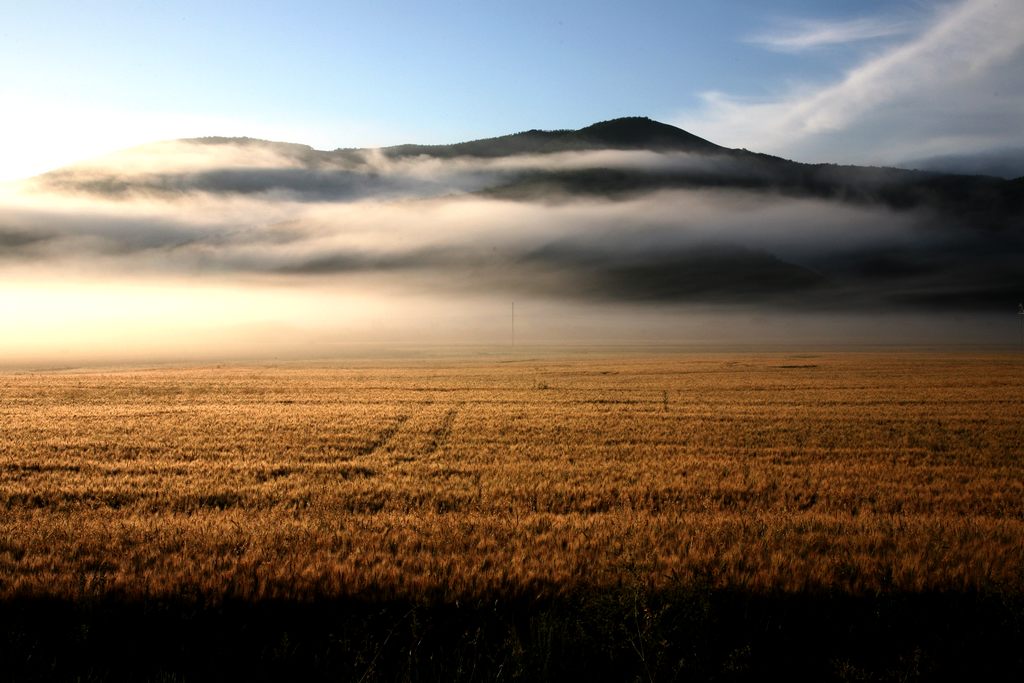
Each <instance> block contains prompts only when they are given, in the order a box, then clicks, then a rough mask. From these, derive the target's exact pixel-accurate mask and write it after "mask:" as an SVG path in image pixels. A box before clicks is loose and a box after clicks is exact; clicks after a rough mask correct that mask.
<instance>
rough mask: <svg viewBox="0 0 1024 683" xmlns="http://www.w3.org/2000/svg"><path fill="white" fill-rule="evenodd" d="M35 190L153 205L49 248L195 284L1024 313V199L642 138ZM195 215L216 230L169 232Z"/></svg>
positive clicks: (552, 137)
mask: <svg viewBox="0 0 1024 683" xmlns="http://www.w3.org/2000/svg"><path fill="white" fill-rule="evenodd" d="M35 186H36V188H37V190H39V191H41V192H51V193H57V194H61V195H67V194H73V195H78V196H86V197H92V198H95V199H97V200H99V201H101V202H108V204H105V205H104V206H110V205H109V202H122V203H123V204H124V206H125V207H129V208H130V207H131V206H132V205H133V202H135V201H137V200H141V201H143V202H145V203H146V204H145V210H146V211H152V210H154V209H152V207H151V202H152V200H157V201H158V202H161V201H162V202H164V204H162V205H161V204H159V203H158V204H157V205H158V206H165V207H166V208H167V211H166V215H164V216H163V217H162V218H161V220H160V221H157V222H154V223H152V224H150V223H145V225H147V226H148V228H147V230H148V232H145V231H140V230H139V229H138V226H139V223H137V222H135V220H136V219H134V218H133V219H132V220H130V221H128V223H127V225H128V226H129V227H128V228H126V229H125V230H124V231H122V232H117V240H120V241H119V242H118V243H117V244H108V242H109V241H110V240H111V239H112V238H111V237H110V235H111V233H112V231H113V232H116V231H114V230H113V229H112V228H109V227H104V225H103V224H101V222H99V221H93V222H90V223H88V224H87V225H85V226H84V227H77V228H75V229H71V228H68V229H67V230H66V236H65V233H64V232H61V231H60V230H58V229H55V228H54V227H53V225H52V224H50V223H47V224H46V230H47V231H49V232H47V233H46V234H47V235H49V234H50V233H54V234H56V235H57V237H56V238H54V239H60V240H63V239H67V240H68V241H73V242H74V244H76V245H82V244H85V245H90V244H100V245H103V246H102V249H103V250H104V251H103V253H104V254H107V253H114V254H122V253H127V254H131V253H135V252H136V251H139V252H143V251H144V252H145V254H146V255H147V257H148V256H150V255H151V254H152V253H154V252H153V249H154V247H153V244H156V245H157V247H156V248H158V249H163V248H166V249H167V250H169V253H171V252H172V253H173V255H174V257H175V258H178V257H181V258H193V256H192V255H191V254H192V252H191V251H190V250H194V251H195V253H196V255H195V256H194V258H195V263H193V264H192V265H191V266H190V267H192V268H193V269H199V270H201V269H211V268H213V269H221V270H229V271H230V270H242V271H256V272H269V273H273V274H276V275H281V276H288V277H324V276H331V275H338V274H367V273H372V274H388V275H390V276H394V275H396V274H403V277H405V276H408V277H410V278H412V277H414V276H416V274H421V275H423V276H424V278H425V281H426V280H429V282H430V284H431V286H434V285H435V283H437V282H442V283H448V285H449V286H453V287H456V288H466V287H470V288H487V287H494V288H498V289H502V290H511V291H520V292H526V293H530V294H536V295H544V296H556V297H569V298H581V299H599V300H620V301H637V300H647V301H698V302H715V303H720V302H727V301H742V302H747V303H749V302H751V301H767V300H770V301H774V302H785V303H786V305H796V306H811V307H818V308H829V307H845V308H856V307H860V308H864V309H872V308H877V307H878V306H895V307H902V308H929V309H942V310H962V309H976V308H988V309H999V310H1003V309H1005V308H1006V307H1008V306H1009V307H1012V308H1013V309H1014V310H1015V309H1016V303H1017V301H1018V300H1019V299H1020V298H1024V297H1022V294H1024V291H1022V290H1024V287H1022V282H1021V272H1022V270H1021V266H1020V264H1021V263H1022V262H1024V178H1018V179H1016V180H1005V179H1002V178H996V177H991V176H972V175H956V174H948V173H936V172H927V171H916V170H907V169H898V168H878V167H863V166H842V165H836V164H804V163H799V162H795V161H791V160H787V159H783V158H780V157H776V156H771V155H767V154H760V153H757V152H752V151H748V150H745V149H730V148H726V147H721V146H719V145H716V144H714V143H713V142H710V141H708V140H705V139H703V138H700V137H698V136H696V135H693V134H691V133H689V132H687V131H684V130H681V129H679V128H676V127H674V126H670V125H667V124H664V123H659V122H657V121H653V120H651V119H648V118H643V117H629V118H621V119H614V120H611V121H603V122H599V123H595V124H593V125H590V126H586V127H584V128H580V129H578V130H554V131H542V130H528V131H524V132H520V133H515V134H512V135H505V136H501V137H496V138H488V139H483V140H473V141H469V142H461V143H455V144H451V145H414V144H405V145H397V146H393V147H385V148H381V149H336V150H333V151H320V150H315V149H313V148H312V147H309V146H306V145H299V144H291V143H281V142H269V141H264V140H254V139H249V138H226V137H218V138H198V139H192V140H183V141H176V142H170V143H162V144H159V145H154V146H150V147H143V148H140V149H137V150H132V151H131V152H130V153H128V154H127V155H126V156H124V157H116V156H115V157H112V158H111V159H107V160H100V161H98V162H94V163H91V164H84V165H81V166H77V167H70V168H65V169H59V170H57V171H54V172H51V173H48V174H45V175H43V176H40V177H38V178H37V179H35ZM246 202H248V203H246ZM358 202H363V203H362V204H357V203H358ZM250 204H251V205H252V207H254V208H249V206H250ZM470 205H471V206H472V212H473V213H471V214H466V215H471V216H472V218H466V217H465V216H464V215H463V214H462V213H460V211H462V210H463V209H464V208H465V207H466V206H470ZM192 206H201V207H203V211H204V212H206V213H205V214H204V215H203V216H202V217H200V218H197V219H195V222H196V223H201V224H203V225H204V226H205V225H206V224H207V223H212V224H213V225H215V226H216V229H208V228H207V227H203V228H202V230H201V231H198V232H197V231H196V230H194V229H193V228H192V227H191V226H186V228H184V229H181V230H179V228H178V227H177V225H178V222H179V221H180V219H179V218H178V216H177V212H178V211H180V209H181V208H182V207H192ZM239 207H241V208H239ZM345 207H350V208H345ZM352 207H354V208H352ZM343 208H345V210H344V211H342V210H341V209H343ZM104 210H105V209H104ZM248 211H252V212H253V213H252V214H251V215H250V214H249V213H246V212H248ZM467 211H468V209H467ZM211 212H212V213H211ZM216 212H221V213H223V215H224V216H226V217H228V218H224V219H221V218H219V217H218V216H219V215H220V214H218V213H216ZM378 214H380V216H381V217H380V218H373V219H369V218H362V216H377V215H378ZM132 215H136V214H132ZM211 216H212V217H211ZM266 216H274V217H275V218H274V219H273V220H272V221H268V219H267V218H265V217H266ZM396 216H400V217H401V218H396ZM218 221H221V222H218ZM224 221H228V222H224ZM364 222H365V223H366V224H365V225H364V224H363V223H364ZM115 223H116V221H115ZM353 224H354V225H356V227H355V228H352V227H351V225H353ZM12 226H13V227H12ZM453 226H454V227H453ZM352 230H354V231H355V232H353V233H352V234H353V235H355V236H352V237H350V232H351V231H352ZM376 232H379V233H380V234H381V235H382V236H386V240H385V239H384V238H383V237H382V238H381V240H380V241H376V238H374V237H373V235H374V234H376ZM94 233H95V234H94ZM40 234H42V233H38V232H32V231H31V230H29V229H26V228H23V227H19V226H18V225H14V224H11V225H9V226H7V227H6V228H5V227H3V226H2V225H0V245H2V244H6V243H10V244H11V245H13V246H11V247H10V248H11V249H15V248H17V249H22V250H24V251H26V252H29V251H32V250H33V249H34V250H35V252H39V251H40V250H41V249H42V246H41V245H42V244H44V243H45V244H48V242H47V241H46V240H50V239H51V238H50V237H48V236H47V237H45V239H44V238H43V237H39V235H40ZM164 235H166V237H165V236H164ZM29 238H31V239H29ZM37 238H38V239H37ZM26 239H29V242H28V243H25V244H23V242H25V240H26ZM90 240H91V241H90ZM236 242H237V243H238V246H237V247H236V246H235V243H236ZM385 243H386V244H387V245H388V246H387V248H384V247H383V246H381V245H382V244H385ZM225 245H227V246H225ZM277 245H280V248H278V246H277ZM297 245H298V246H297ZM299 246H301V247H302V248H301V249H300V248H299ZM200 247H201V248H200ZM182 254H185V255H186V256H181V255H182ZM225 254H228V255H225ZM190 263H191V262H190ZM427 274H434V275H437V277H430V278H428V277H427ZM467 283H471V284H467Z"/></svg>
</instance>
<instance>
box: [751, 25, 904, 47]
mask: <svg viewBox="0 0 1024 683" xmlns="http://www.w3.org/2000/svg"><path fill="white" fill-rule="evenodd" d="M909 28H910V27H909V25H908V24H907V23H906V22H902V21H886V20H883V19H876V18H870V17H865V18H860V19H850V20H847V21H833V22H827V21H798V22H796V25H795V26H794V27H792V28H789V29H788V30H779V31H775V32H771V33H761V34H758V35H756V36H752V37H751V38H749V39H748V40H747V42H750V43H754V44H755V45H762V46H764V47H767V48H769V49H771V50H778V51H779V52H802V51H804V50H810V49H813V48H817V47H825V46H829V45H845V44H846V43H855V42H860V41H864V40H873V39H875V38H887V37H889V36H896V35H901V34H903V33H907V31H908V30H909Z"/></svg>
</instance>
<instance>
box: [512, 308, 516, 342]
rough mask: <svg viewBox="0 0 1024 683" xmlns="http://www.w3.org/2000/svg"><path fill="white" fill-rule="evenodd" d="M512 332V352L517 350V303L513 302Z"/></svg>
mask: <svg viewBox="0 0 1024 683" xmlns="http://www.w3.org/2000/svg"><path fill="white" fill-rule="evenodd" d="M511 330H512V342H511V348H512V350H515V348H516V302H515V301H513V302H512V328H511Z"/></svg>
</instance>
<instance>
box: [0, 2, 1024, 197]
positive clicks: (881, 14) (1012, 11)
mask: <svg viewBox="0 0 1024 683" xmlns="http://www.w3.org/2000/svg"><path fill="white" fill-rule="evenodd" d="M0 103H2V109H0V149H2V150H3V154H2V155H0V180H11V179H16V178H23V177H27V176H30V175H34V174H37V173H41V172H44V171H47V170H50V169H53V168H56V167H60V166H63V165H66V164H69V163H72V162H75V161H79V160H81V159H85V158H91V157H95V156H97V155H101V154H104V153H106V152H110V151H112V150H117V149H122V148H125V147H130V146H133V145H138V144H142V143H147V142H151V141H155V140H169V139H176V138H183V137H196V136H205V135H224V136H250V137H258V138H265V139H272V140H283V141H290V142H300V143H305V144H310V145H313V146H314V147H316V148H318V149H334V148H338V147H367V146H383V145H389V144H397V143H402V142H420V143H441V142H453V141H459V140H467V139H474V138H480V137H487V136H493V135H501V134H505V133H509V132H515V131H520V130H526V129H531V128H543V129H556V128H578V127H582V126H584V125H587V124H589V123H592V122H595V121H599V120H606V119H610V118H614V117H618V116H625V115H645V116H650V117H652V118H655V119H657V120H661V121H665V122H667V123H672V124H675V125H679V126H681V127H684V128H686V129H687V130H690V131H691V132H693V133H695V134H697V135H700V136H702V137H705V138H708V139H710V140H712V141H714V142H717V143H719V144H723V145H726V146H730V147H745V148H748V149H753V150H756V151H764V152H770V153H774V154H779V155H781V156H785V157H787V158H794V159H798V160H802V161H835V162H845V163H866V164H883V163H884V164H893V163H900V162H903V161H906V160H922V159H928V158H932V157H949V156H950V155H961V156H964V155H966V156H971V155H978V154H991V153H993V152H999V153H1003V152H1005V150H1019V149H1024V126H1022V125H1020V113H1021V112H1024V6H1022V5H1021V4H1020V2H1019V0H940V1H937V2H925V1H923V0H920V1H907V0H903V1H901V2H889V1H885V0H856V1H854V0H849V1H846V0H840V1H834V2H828V3H822V2H813V1H809V0H783V1H779V2H771V3H765V2H757V1H754V0H737V1H733V2H726V1H723V0H692V1H686V2H684V1H677V2H654V1H651V0H638V1H636V2H630V3H595V2H590V1H583V0H566V1H557V0H547V1H544V2H533V1H516V2H495V1H477V2H469V1H465V2H445V1H441V0H439V1H437V2H431V3H422V2H394V1H381V2H289V3H283V2H259V1H254V0H248V1H246V2H216V3H210V2H145V1H142V2H140V1H139V0H134V1H132V2H128V1H119V0H111V1H108V2H86V1H74V2H72V1H68V2H54V1H47V0H37V1H34V2H21V1H16V0H2V2H0Z"/></svg>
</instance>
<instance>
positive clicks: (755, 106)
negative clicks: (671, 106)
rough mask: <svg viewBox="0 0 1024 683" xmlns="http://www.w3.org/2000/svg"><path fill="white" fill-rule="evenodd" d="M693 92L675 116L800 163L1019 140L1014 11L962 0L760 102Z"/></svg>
mask: <svg viewBox="0 0 1024 683" xmlns="http://www.w3.org/2000/svg"><path fill="white" fill-rule="evenodd" d="M703 99H704V105H703V108H702V109H701V110H700V111H698V112H695V113H692V114H689V115H684V116H682V117H680V118H679V119H677V120H676V121H675V123H676V124H678V125H681V126H682V127H684V128H687V129H688V130H691V131H693V132H695V133H696V134H698V135H701V136H702V137H707V138H709V139H711V140H712V141H714V142H717V143H719V144H725V145H729V146H736V147H748V148H751V149H756V150H758V151H765V152H772V153H776V154H781V155H783V156H789V157H793V158H798V159H801V160H807V161H838V162H849V163H894V162H896V161H898V160H900V159H905V158H908V157H915V156H918V157H920V156H927V155H929V154H942V153H953V152H964V151H970V150H974V149H982V148H992V147H1000V146H1011V145H1020V144H1022V143H1024V127H1022V126H1021V125H1020V112H1022V111H1024V12H1022V11H1021V6H1020V3H1019V0H966V1H965V2H963V3H961V4H959V5H957V6H955V7H953V8H951V9H947V10H945V11H943V12H941V13H940V14H939V15H938V16H936V17H935V18H934V20H933V22H932V23H931V25H930V26H928V27H927V28H926V29H925V30H924V31H923V32H921V33H920V34H919V35H918V36H916V37H914V38H913V39H911V40H909V41H907V42H905V43H904V44H902V45H899V46H897V47H894V48H892V49H890V50H888V51H886V52H884V53H882V54H879V55H875V56H873V57H871V58H869V59H867V60H866V61H864V62H863V63H861V64H860V65H859V66H857V67H855V68H854V69H852V70H850V71H849V72H848V73H846V74H845V76H844V77H843V78H842V79H840V80H839V81H838V82H835V83H832V84H828V85H825V86H803V87H801V88H798V89H794V90H791V91H789V92H787V93H783V94H781V95H780V96H778V97H776V98H773V99H766V100H745V99H742V98H738V97H733V96H730V95H727V94H724V93H719V92H710V93H705V94H704V95H703Z"/></svg>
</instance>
